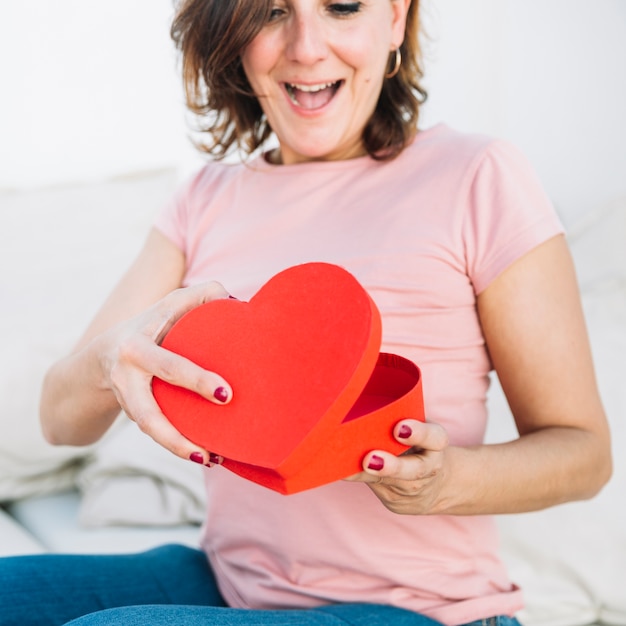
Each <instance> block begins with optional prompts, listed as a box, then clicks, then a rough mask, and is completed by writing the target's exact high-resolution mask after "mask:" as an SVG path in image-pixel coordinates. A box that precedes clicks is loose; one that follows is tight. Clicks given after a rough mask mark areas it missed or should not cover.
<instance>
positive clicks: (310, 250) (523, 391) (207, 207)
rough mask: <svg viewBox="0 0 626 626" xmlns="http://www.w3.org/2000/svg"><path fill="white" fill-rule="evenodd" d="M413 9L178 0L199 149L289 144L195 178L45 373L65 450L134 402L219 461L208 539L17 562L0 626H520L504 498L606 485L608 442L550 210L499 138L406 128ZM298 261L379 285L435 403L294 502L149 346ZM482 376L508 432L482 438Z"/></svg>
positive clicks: (176, 438)
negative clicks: (208, 306)
mask: <svg viewBox="0 0 626 626" xmlns="http://www.w3.org/2000/svg"><path fill="white" fill-rule="evenodd" d="M418 27H419V23H418V2H417V1H414V2H412V3H411V2H410V0H365V1H363V2H352V1H350V2H344V1H337V2H327V1H323V0H280V1H274V2H271V1H269V0H230V1H228V2H225V1H224V0H219V1H218V0H187V1H185V2H183V3H182V6H181V7H180V8H179V11H178V14H177V16H176V18H175V21H174V25H173V29H172V32H173V36H174V39H175V41H176V42H177V44H178V46H179V47H180V49H181V50H182V53H183V73H184V78H185V85H186V89H187V97H188V103H189V105H190V107H191V109H192V110H193V111H194V112H195V113H197V114H198V115H200V116H201V119H202V120H203V123H204V124H205V130H206V131H207V134H208V137H209V143H208V145H207V146H206V150H207V151H208V152H210V153H211V154H213V155H215V156H217V157H221V156H223V155H224V154H226V153H227V152H228V151H229V150H230V149H231V148H232V147H234V146H237V145H240V146H243V147H245V148H246V149H247V150H248V151H249V152H252V151H254V150H255V149H257V148H259V147H261V146H263V145H264V144H265V143H266V141H267V140H268V139H269V138H270V137H272V136H273V137H275V138H276V140H277V147H276V148H274V149H271V150H267V151H266V152H264V153H263V154H262V155H261V156H259V157H257V158H250V159H249V160H248V161H247V162H246V163H244V164H241V165H222V164H219V163H213V164H210V165H207V166H206V167H205V168H203V169H202V170H201V171H200V172H199V173H198V174H197V175H196V176H195V177H194V178H193V180H191V181H190V182H189V183H188V184H187V185H186V186H185V187H183V189H182V190H181V191H180V193H179V194H178V195H177V197H176V198H175V199H174V200H173V201H172V202H171V203H170V205H169V206H167V207H166V208H165V210H164V211H163V213H162V214H161V216H160V217H159V218H158V220H157V222H156V225H155V228H154V229H153V230H152V232H151V233H150V235H149V237H148V239H147V242H146V244H145V247H144V249H143V251H142V252H141V254H140V255H139V257H138V259H137V260H136V262H135V263H134V264H133V266H132V267H131V268H130V269H129V271H128V273H127V274H126V275H125V276H124V277H123V279H122V280H121V282H120V284H119V285H118V287H117V288H116V289H115V290H114V292H113V293H112V295H111V296H110V297H109V299H108V300H107V302H106V303H105V304H104V306H103V308H102V310H101V311H100V313H99V314H98V315H97V316H96V318H95V320H94V321H93V323H92V324H91V326H90V327H89V328H88V329H87V331H86V333H85V335H84V336H83V338H82V339H81V341H80V342H79V344H78V346H77V347H76V349H75V350H74V351H73V353H72V354H71V355H69V356H68V357H67V358H65V359H63V360H61V361H60V362H58V363H57V364H55V365H54V366H53V367H52V368H51V370H50V372H49V374H48V376H47V379H46V381H45V384H44V389H43V394H42V403H41V415H42V424H43V428H44V431H45V433H46V436H47V438H48V439H49V440H50V441H51V442H53V443H58V444H73V445H82V444H88V443H91V442H94V441H96V440H97V439H98V438H99V437H100V436H101V435H102V434H103V433H104V432H105V431H106V430H107V429H108V428H109V426H110V425H111V423H112V422H113V420H114V419H115V417H116V415H117V414H118V413H119V411H120V408H121V409H123V410H124V411H125V412H126V413H127V415H128V416H129V417H130V418H131V419H133V420H134V421H135V422H136V423H137V425H138V426H139V428H141V429H142V430H143V431H144V432H145V433H146V434H148V435H149V436H151V437H152V438H153V439H154V440H155V441H157V442H158V443H160V444H161V445H163V446H165V447H166V448H168V449H169V450H171V451H172V452H173V453H174V454H176V455H178V456H181V457H183V458H187V459H190V460H191V461H194V462H198V463H203V464H205V465H207V467H209V468H211V469H210V470H207V495H208V513H207V520H206V523H205V527H204V533H203V541H202V547H203V552H200V551H194V550H190V549H187V548H182V547H167V548H164V549H162V550H156V551H151V552H149V553H147V554H143V555H133V556H117V557H63V556H53V557H43V558H42V557H21V558H17V559H6V560H5V561H4V562H3V565H2V566H1V567H0V581H1V582H2V583H3V584H2V585H0V588H2V589H3V591H2V592H0V593H5V594H11V598H16V597H18V598H23V602H22V603H20V601H17V602H16V601H15V600H14V599H13V600H12V602H13V606H12V609H11V612H7V611H4V613H5V614H6V615H9V617H6V616H5V617H1V618H0V623H3V624H12V623H18V621H19V622H20V623H21V624H24V623H25V622H26V623H27V622H28V619H27V613H26V612H25V611H24V610H23V609H22V610H21V612H20V609H19V606H20V604H22V605H24V606H28V607H31V608H32V607H35V609H36V611H35V613H36V619H37V622H38V623H42V622H43V623H51V624H53V623H54V624H60V623H64V622H67V621H68V620H71V619H73V618H76V617H78V616H80V615H86V614H90V615H87V616H86V617H83V618H80V619H77V620H76V621H75V622H73V623H75V624H81V625H85V624H100V623H110V622H115V621H118V622H121V623H125V624H132V623H141V624H166V623H167V624H170V623H185V624H195V623H198V624H200V623H202V624H212V623H219V624H294V623H295V624H303V625H308V624H365V623H367V624H370V625H371V624H378V623H381V624H382V623H383V620H384V621H385V622H386V623H389V622H391V623H393V624H399V625H404V624H407V625H408V624H428V623H432V621H431V620H436V621H439V622H442V623H445V624H451V625H452V624H453V625H456V624H469V623H473V622H476V621H478V622H479V623H486V622H484V621H483V620H489V619H491V620H492V621H491V622H489V623H502V624H508V623H516V620H515V618H514V615H515V613H516V611H518V610H519V609H520V608H521V607H522V598H521V592H520V590H519V589H517V587H516V586H515V585H514V583H512V582H511V581H510V580H509V579H508V577H507V574H506V572H505V570H504V568H503V565H502V563H501V562H500V560H499V558H498V555H497V537H496V532H495V529H494V525H493V521H492V519H491V517H490V515H492V514H498V513H515V512H520V511H530V510H536V509H541V508H544V507H548V506H551V505H554V504H557V503H561V502H565V501H568V500H575V499H583V498H589V497H591V496H593V495H594V494H595V493H597V491H598V490H599V489H600V488H601V487H602V485H603V484H604V483H605V482H606V481H607V480H608V477H609V475H610V472H611V462H610V452H609V434H608V429H607V424H606V420H605V416H604V413H603V408H602V405H601V401H600V399H599V397H598V392H597V389H596V384H595V380H594V372H593V368H592V362H591V357H590V352H589V346H588V342H587V337H586V331H585V326H584V321H583V317H582V313H581V307H580V302H579V296H578V291H577V287H576V279H575V275H574V271H573V268H572V262H571V259H570V256H569V253H568V250H567V247H566V244H565V241H564V238H563V234H562V228H561V226H560V224H559V222H558V219H557V218H556V216H555V214H554V211H553V209H552V207H551V206H550V203H549V201H548V200H547V199H546V196H545V194H544V192H543V190H542V188H541V186H540V184H539V183H538V181H537V180H536V177H535V175H534V173H533V172H532V170H531V169H530V168H529V166H528V164H527V162H526V161H525V159H524V158H523V157H522V156H520V155H519V154H518V152H517V151H516V150H515V149H513V148H512V147H511V146H509V145H508V144H506V143H503V142H499V141H492V140H490V139H488V138H485V137H477V136H466V135H461V134H459V133H456V132H454V131H452V130H450V129H448V128H447V127H445V126H438V127H435V128H432V129H428V130H420V131H419V132H418V131H417V117H418V111H419V105H420V103H421V101H422V100H423V97H424V95H425V94H424V91H423V90H422V89H421V87H420V82H419V81H420V79H421V72H420V63H419V48H418V46H417V32H418ZM306 261H326V262H332V263H336V264H338V265H341V266H343V267H345V268H346V269H348V270H349V271H351V272H352V273H353V274H354V275H355V276H356V277H357V278H358V279H359V281H360V282H361V283H362V284H363V285H364V286H365V288H366V289H367V290H368V291H369V293H370V294H371V295H372V298H373V299H374V300H375V302H376V303H377V305H378V307H379V309H380V311H381V314H382V318H383V333H384V334H383V349H384V350H385V351H391V352H396V353H398V354H402V355H403V356H406V357H408V358H410V359H412V360H414V361H415V362H416V363H418V364H419V365H420V367H421V369H422V372H423V379H424V392H425V404H426V413H427V419H428V421H427V423H426V424H423V423H421V422H418V421H415V420H411V419H404V420H400V421H399V422H398V424H397V425H396V426H395V430H394V434H395V436H396V437H397V438H398V440H399V441H401V442H403V443H405V444H408V445H409V446H411V450H410V453H408V454H404V455H402V456H399V457H396V456H394V455H392V454H389V453H388V452H386V451H384V450H372V451H371V452H369V453H368V454H367V455H366V456H365V458H364V461H363V471H362V472H361V473H360V474H358V475H356V476H352V477H350V479H348V480H345V481H339V482H337V483H333V484H331V485H326V486H323V487H320V488H318V489H313V490H310V491H306V492H303V493H300V494H296V495H293V496H288V497H285V496H281V495H278V494H276V493H274V492H272V491H270V490H267V489H265V488H263V487H261V486H259V485H256V484H254V483H251V482H248V481H246V480H244V479H242V478H240V477H238V476H236V475H235V474H232V473H231V472H228V471H226V470H224V469H223V468H214V466H215V465H218V464H219V463H220V461H221V459H220V457H218V456H217V455H215V454H214V453H213V452H212V451H210V450H204V449H199V448H198V446H197V445H195V444H194V443H193V442H191V441H188V440H187V439H185V438H184V437H183V436H182V435H181V434H180V433H178V432H177V431H176V430H175V429H174V428H173V427H172V426H171V424H170V423H169V422H168V420H167V419H166V417H165V416H163V415H162V414H161V413H160V411H159V408H158V406H157V404H156V402H155V400H154V398H153V396H152V393H151V381H152V378H153V377H154V376H157V377H159V378H162V379H164V380H167V381H169V382H171V383H174V384H176V385H179V386H182V387H187V388H189V389H192V390H194V391H196V392H198V393H200V394H201V395H203V396H205V397H206V398H208V399H209V400H211V401H212V402H215V403H217V404H223V403H227V402H229V401H230V400H231V398H232V397H233V394H236V393H237V390H236V389H232V388H231V387H230V385H229V382H228V381H227V380H225V379H224V378H222V377H221V376H220V373H219V372H208V371H204V370H202V369H200V368H199V367H197V366H195V365H194V364H193V363H191V362H189V361H186V360H185V359H184V358H182V357H179V356H177V355H175V354H173V353H170V352H167V351H165V350H163V349H161V348H160V347H159V343H160V341H161V340H162V339H163V337H164V335H165V334H166V333H167V331H168V329H169V328H171V326H172V324H173V323H174V322H175V321H176V320H177V319H179V318H180V317H181V316H182V315H183V314H184V313H185V312H187V311H189V310H191V309H192V308H194V307H196V306H197V305H199V304H201V303H203V302H205V301H207V300H211V299H214V298H226V297H228V296H229V294H233V295H234V296H235V297H237V298H240V299H247V298H249V297H250V296H251V295H252V294H253V293H254V292H255V291H256V290H257V289H258V288H259V287H260V286H261V285H262V284H263V283H264V282H265V281H266V280H268V279H269V278H270V277H271V276H272V275H274V274H275V273H277V272H278V271H280V270H282V269H284V268H286V267H288V266H291V265H295V264H297V263H301V262H306ZM212 279H218V280H219V281H220V283H217V282H207V281H211V280H212ZM222 285H223V286H222ZM181 287H182V288H181ZM492 368H495V370H496V372H497V374H498V376H499V378H500V380H501V382H502V386H503V389H504V391H505V393H506V395H507V398H508V401H509V403H510V405H511V408H512V411H513V414H514V417H515V421H516V425H517V428H518V430H519V433H520V436H519V438H518V439H516V440H515V441H511V442H509V443H504V444H499V445H484V444H483V435H484V431H485V424H486V408H485V394H486V391H487V387H488V374H489V372H490V370H491V369H492ZM280 391H281V386H280V381H276V385H275V387H274V388H272V389H268V391H267V392H268V393H274V394H278V393H280ZM204 553H206V556H207V557H208V563H209V565H208V566H207V563H206V560H205V554H204ZM34 575H36V577H37V581H38V584H37V585H33V584H32V582H29V581H32V580H33V576H34ZM213 577H215V579H214V578H213ZM76 588H78V589H81V590H86V589H89V590H91V592H90V593H86V592H85V593H79V594H76V593H75V589H76ZM20 594H21V595H20ZM6 597H8V596H6ZM65 597H66V598H67V599H64V598H65ZM129 605H135V606H132V607H131V606H129ZM154 605H159V606H154ZM163 605H168V606H163ZM16 606H17V607H18V608H16ZM111 607H120V608H111ZM103 609H108V610H103ZM45 619H48V622H46V621H45ZM2 620H4V621H2ZM11 620H13V621H11Z"/></svg>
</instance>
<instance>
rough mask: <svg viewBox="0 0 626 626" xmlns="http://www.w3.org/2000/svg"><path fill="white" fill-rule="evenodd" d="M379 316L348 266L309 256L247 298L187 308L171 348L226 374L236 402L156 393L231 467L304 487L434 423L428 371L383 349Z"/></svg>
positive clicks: (393, 447)
mask: <svg viewBox="0 0 626 626" xmlns="http://www.w3.org/2000/svg"><path fill="white" fill-rule="evenodd" d="M380 341H381V321H380V314H379V312H378V309H377V308H376V305H375V304H374V301H373V300H372V299H371V298H370V296H369V295H368V294H367V292H366V291H365V290H364V289H363V287H362V286H361V285H360V284H359V282H358V281H357V280H356V278H354V276H352V274H350V273H349V272H347V271H346V270H344V269H342V268H340V267H339V266H337V265H333V264H329V263H305V264H302V265H297V266H295V267H291V268H288V269H286V270H284V271H283V272H280V273H279V274H277V275H276V276H274V277H273V278H271V279H270V280H269V281H268V282H267V283H266V284H265V285H263V287H261V289H260V290H259V291H258V292H257V293H256V294H255V295H254V296H253V297H252V299H251V300H250V301H249V302H242V301H239V300H234V299H225V300H213V301H211V302H207V303H206V304H203V305H200V306H199V307H197V308H195V309H193V310H192V311H190V312H189V313H187V314H186V315H184V316H183V317H182V318H181V319H180V320H178V322H176V324H174V326H173V327H172V328H171V330H170V331H169V332H168V333H167V335H166V337H165V338H164V340H163V342H162V344H161V345H162V346H163V347H164V348H167V349H168V350H171V351H173V352H176V353H178V354H181V355H183V356H185V357H186V358H188V359H190V360H192V361H193V362H195V363H197V364H198V365H201V366H202V367H203V368H205V369H208V370H211V371H214V372H217V373H219V374H220V375H221V376H223V377H224V378H225V379H226V380H227V381H228V382H229V383H230V385H231V386H232V388H233V398H232V400H231V402H230V403H229V404H226V405H217V404H214V403H212V402H210V401H208V400H206V399H204V398H202V397H201V396H199V395H198V394H196V393H194V392H192V391H189V390H187V389H183V388H182V387H176V386H174V385H171V384H169V383H166V382H164V381H163V380H161V379H159V378H154V379H153V383H152V388H153V393H154V397H155V398H156V400H157V402H158V404H159V406H160V408H161V410H162V411H163V413H164V414H165V415H166V416H167V418H168V419H169V420H170V421H171V422H172V424H173V425H174V426H175V427H176V428H177V429H178V430H179V431H180V432H181V433H183V434H184V435H185V436H186V437H187V438H188V439H190V440H191V441H193V442H194V443H196V444H198V445H199V446H201V447H202V448H204V449H206V450H210V451H211V452H214V453H216V454H219V455H221V456H223V457H224V463H223V465H224V467H227V468H228V469H230V470H232V471H233V472H236V473H237V474H239V475H241V476H244V477H246V478H248V479H249V480H252V481H254V482H257V483H260V484H262V485H265V486H266V487H269V488H271V489H274V490H275V491H279V492H281V493H285V494H287V493H296V492H298V491H302V490H304V489H309V488H312V487H317V486H319V485H323V484H326V483H328V482H332V481H335V480H339V479H342V478H346V477H347V476H350V475H352V474H355V473H357V472H360V471H362V467H361V463H362V459H363V456H364V455H365V454H366V453H367V452H369V451H370V450H375V449H384V450H388V451H390V452H392V453H394V454H399V453H400V452H403V451H404V450H406V448H407V447H406V446H403V445H402V444H400V443H398V442H397V441H396V440H395V439H394V437H393V435H392V430H393V427H394V425H395V424H396V423H397V422H398V420H400V419H403V418H415V419H419V420H422V421H423V420H424V408H423V399H422V383H421V375H420V371H419V369H418V367H417V366H416V365H415V364H414V363H412V362H411V361H409V360H407V359H405V358H403V357H400V356H396V355H392V354H385V353H379V349H380Z"/></svg>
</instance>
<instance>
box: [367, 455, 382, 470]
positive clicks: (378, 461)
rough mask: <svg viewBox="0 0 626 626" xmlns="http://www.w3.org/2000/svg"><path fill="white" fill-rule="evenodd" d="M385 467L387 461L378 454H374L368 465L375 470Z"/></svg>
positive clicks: (368, 467)
mask: <svg viewBox="0 0 626 626" xmlns="http://www.w3.org/2000/svg"><path fill="white" fill-rule="evenodd" d="M383 467H385V461H384V460H383V459H382V458H381V457H379V456H376V455H374V456H373V457H372V458H371V459H370V462H369V463H368V465H367V469H371V470H375V471H379V470H381V469H383Z"/></svg>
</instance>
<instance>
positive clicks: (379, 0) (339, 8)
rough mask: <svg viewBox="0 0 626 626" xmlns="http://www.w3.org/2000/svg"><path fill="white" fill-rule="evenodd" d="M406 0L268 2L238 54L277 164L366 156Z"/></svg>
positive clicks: (400, 38)
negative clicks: (257, 28)
mask: <svg viewBox="0 0 626 626" xmlns="http://www.w3.org/2000/svg"><path fill="white" fill-rule="evenodd" d="M409 4H410V0H363V1H362V2H352V1H346V0H274V4H273V8H272V14H271V18H270V21H269V22H268V23H267V24H266V25H265V26H264V28H263V29H262V30H261V32H260V33H259V34H258V35H257V36H256V37H255V38H254V39H253V40H252V42H251V43H250V45H249V46H248V47H247V48H246V49H245V51H244V53H243V54H242V61H243V68H244V70H245V72H246V76H247V77H248V80H249V82H250V84H251V86H252V88H253V89H254V91H255V93H256V94H257V96H258V98H259V102H260V104H261V107H262V108H263V111H264V113H265V115H266V116H267V119H268V121H269V123H270V126H271V127H272V129H273V130H274V132H275V133H276V136H277V137H278V140H279V142H280V153H281V154H280V156H281V161H282V162H283V163H285V164H287V163H297V162H300V161H310V160H337V159H349V158H353V157H356V156H360V155H363V154H365V150H364V149H363V145H362V141H361V135H362V132H363V128H364V127H365V125H366V123H367V121H368V120H369V118H370V117H371V115H372V113H373V112H374V109H375V107H376V102H377V100H378V96H379V94H380V90H381V87H382V83H383V80H384V75H385V72H386V71H387V70H388V64H389V58H390V52H391V51H393V50H395V49H396V48H397V47H399V46H400V44H401V43H402V41H403V38H404V27H405V18H406V12H407V10H408V6H409Z"/></svg>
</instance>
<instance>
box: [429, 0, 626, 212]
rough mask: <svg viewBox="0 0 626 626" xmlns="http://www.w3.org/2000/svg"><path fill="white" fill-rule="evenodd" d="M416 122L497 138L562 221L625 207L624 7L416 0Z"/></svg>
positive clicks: (578, 1)
mask: <svg viewBox="0 0 626 626" xmlns="http://www.w3.org/2000/svg"><path fill="white" fill-rule="evenodd" d="M425 9H426V15H425V17H426V23H427V29H428V32H429V35H430V39H431V41H430V43H429V45H428V48H427V55H428V56H427V58H428V65H427V85H428V87H429V88H430V92H431V96H432V97H431V99H430V101H429V102H428V104H427V106H426V111H425V120H426V121H427V122H428V123H432V122H434V121H437V120H446V121H447V122H448V123H451V124H453V125H455V126H458V127H460V128H462V129H466V130H478V131H482V132H487V133H491V134H495V135H498V136H502V137H506V138H508V139H510V140H512V141H514V142H515V143H516V144H517V145H519V146H520V147H521V148H522V149H523V150H524V151H525V152H526V154H527V155H528V156H529V157H530V158H531V160H532V161H533V163H534V165H535V167H536V168H537V169H538V171H539V173H540V175H541V177H542V179H543V180H544V182H545V184H546V186H547V188H548V190H549V192H550V194H551V195H552V197H553V199H554V201H555V203H556V205H557V207H558V208H559V210H560V211H561V213H562V214H563V215H564V216H565V217H566V218H569V219H570V220H572V221H573V219H574V218H575V217H579V216H580V215H581V214H583V213H585V212H587V211H589V210H594V209H597V208H601V207H603V206H605V205H609V204H611V203H612V202H613V201H614V200H615V199H617V198H620V197H622V198H623V197H626V121H625V116H624V111H625V110H626V104H625V103H626V2H624V1H623V0H595V1H594V2H587V1H586V0H543V1H539V0H535V1H534V2H532V1H531V2H529V1H528V0H472V1H471V2H467V1H466V0H425Z"/></svg>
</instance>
